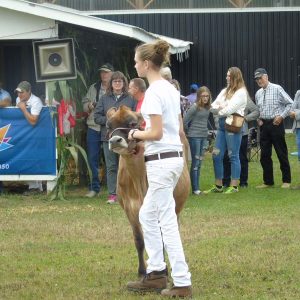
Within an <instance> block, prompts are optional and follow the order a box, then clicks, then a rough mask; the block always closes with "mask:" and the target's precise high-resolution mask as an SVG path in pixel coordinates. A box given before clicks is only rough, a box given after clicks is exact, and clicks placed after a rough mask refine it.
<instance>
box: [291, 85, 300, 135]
mask: <svg viewBox="0 0 300 300" xmlns="http://www.w3.org/2000/svg"><path fill="white" fill-rule="evenodd" d="M291 111H294V112H295V113H296V116H295V119H294V123H293V130H295V129H296V128H300V90H298V91H297V92H296V95H295V99H294V103H293V104H292V108H291Z"/></svg>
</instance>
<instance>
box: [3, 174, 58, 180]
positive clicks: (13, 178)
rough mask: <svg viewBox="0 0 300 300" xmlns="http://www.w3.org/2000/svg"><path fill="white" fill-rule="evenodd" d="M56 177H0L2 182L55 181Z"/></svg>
mask: <svg viewBox="0 0 300 300" xmlns="http://www.w3.org/2000/svg"><path fill="white" fill-rule="evenodd" d="M55 179H56V176H54V175H0V181H31V180H38V181H43V180H55Z"/></svg>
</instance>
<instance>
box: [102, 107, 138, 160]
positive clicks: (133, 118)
mask: <svg viewBox="0 0 300 300" xmlns="http://www.w3.org/2000/svg"><path fill="white" fill-rule="evenodd" d="M106 118H107V122H106V127H107V134H108V143H109V149H110V150H111V151H114V152H116V153H118V154H128V153H132V152H134V151H135V149H136V145H137V144H136V143H137V141H135V140H133V141H129V140H128V133H129V131H130V130H131V129H134V128H137V129H140V126H141V124H142V122H143V117H142V115H141V114H140V113H137V112H134V111H132V110H131V109H130V108H128V107H127V106H125V105H122V106H120V107H119V109H116V108H115V107H114V108H111V109H110V110H108V111H107V114H106Z"/></svg>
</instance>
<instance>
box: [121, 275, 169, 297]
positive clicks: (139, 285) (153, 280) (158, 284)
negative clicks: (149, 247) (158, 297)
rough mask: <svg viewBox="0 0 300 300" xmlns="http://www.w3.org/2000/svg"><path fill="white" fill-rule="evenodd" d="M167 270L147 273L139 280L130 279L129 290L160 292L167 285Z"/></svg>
mask: <svg viewBox="0 0 300 300" xmlns="http://www.w3.org/2000/svg"><path fill="white" fill-rule="evenodd" d="M167 281H168V277H167V270H162V271H153V272H151V273H149V274H146V275H145V276H144V277H143V278H142V279H141V280H139V281H130V282H128V283H127V290H129V291H133V292H140V293H143V292H158V293H160V292H161V290H163V289H165V288H166V287H167Z"/></svg>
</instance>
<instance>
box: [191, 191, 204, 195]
mask: <svg viewBox="0 0 300 300" xmlns="http://www.w3.org/2000/svg"><path fill="white" fill-rule="evenodd" d="M193 194H194V195H201V194H202V192H201V191H200V190H196V191H193Z"/></svg>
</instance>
